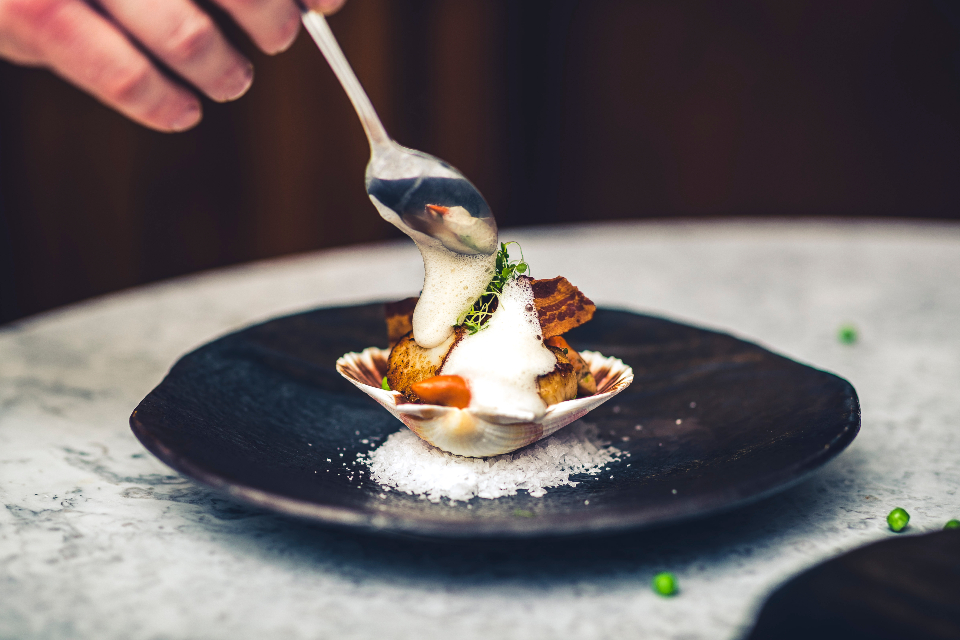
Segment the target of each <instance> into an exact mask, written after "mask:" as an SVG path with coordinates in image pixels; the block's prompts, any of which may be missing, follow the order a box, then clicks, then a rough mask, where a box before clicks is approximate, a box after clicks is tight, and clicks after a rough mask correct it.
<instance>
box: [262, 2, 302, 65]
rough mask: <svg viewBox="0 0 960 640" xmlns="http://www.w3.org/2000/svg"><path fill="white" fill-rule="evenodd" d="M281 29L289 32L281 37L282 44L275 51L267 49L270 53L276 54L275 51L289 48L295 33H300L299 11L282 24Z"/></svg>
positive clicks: (293, 40) (294, 38)
mask: <svg viewBox="0 0 960 640" xmlns="http://www.w3.org/2000/svg"><path fill="white" fill-rule="evenodd" d="M282 31H284V32H287V31H289V34H288V35H287V36H286V37H285V38H284V39H283V44H281V45H280V46H279V47H278V48H277V49H276V51H269V52H268V53H270V54H271V55H273V54H277V53H283V52H284V51H286V50H287V49H289V48H290V46H291V45H292V44H293V43H294V42H295V41H296V39H297V34H298V33H300V13H299V12H296V13H295V14H294V15H293V16H292V17H291V18H290V21H289V22H288V23H287V24H285V25H284V26H283V29H282Z"/></svg>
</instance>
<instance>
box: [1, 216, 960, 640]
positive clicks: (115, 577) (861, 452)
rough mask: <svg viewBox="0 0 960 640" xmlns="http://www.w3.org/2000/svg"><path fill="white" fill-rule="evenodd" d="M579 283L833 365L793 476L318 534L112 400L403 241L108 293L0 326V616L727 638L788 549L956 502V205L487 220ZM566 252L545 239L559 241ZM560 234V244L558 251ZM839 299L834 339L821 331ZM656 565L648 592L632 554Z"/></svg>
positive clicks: (398, 251)
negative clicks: (618, 525)
mask: <svg viewBox="0 0 960 640" xmlns="http://www.w3.org/2000/svg"><path fill="white" fill-rule="evenodd" d="M503 238H504V239H519V240H521V241H522V243H523V248H524V252H525V254H526V257H527V259H528V261H529V262H530V263H531V264H532V265H533V267H534V275H535V276H537V277H550V276H553V275H557V274H563V275H566V276H567V277H568V278H570V280H571V281H573V282H574V283H575V284H576V285H578V286H579V287H580V288H581V289H582V290H583V291H585V292H587V294H588V295H589V296H590V297H591V298H592V299H593V300H594V301H596V302H597V303H598V304H603V305H619V306H623V307H627V308H631V309H636V310H640V311H644V312H652V313H657V314H662V315H666V316H669V317H672V318H676V319H680V320H683V321H687V322H693V323H697V324H701V325H704V326H708V327H711V328H718V329H722V330H727V331H730V332H732V333H735V334H736V335H738V336H741V337H746V338H748V339H752V340H756V341H759V342H760V343H762V344H764V345H765V346H768V347H770V348H772V349H774V350H776V351H779V352H781V353H785V354H786V355H789V356H791V357H794V358H797V359H799V360H801V361H804V362H808V363H811V364H813V365H815V366H817V367H820V368H825V369H828V370H831V371H834V372H836V373H838V374H840V375H842V376H844V377H846V378H847V379H849V380H850V381H851V382H852V383H853V384H854V386H855V387H856V388H857V390H858V392H859V394H860V399H861V402H862V406H863V428H862V430H861V433H860V436H859V437H858V438H857V440H856V441H855V442H854V443H853V445H852V446H851V447H850V448H849V449H848V450H847V451H846V452H845V453H843V454H842V455H841V456H840V457H839V458H838V459H837V460H835V461H834V462H832V463H831V464H829V465H828V466H827V467H826V468H824V469H823V470H822V471H820V472H818V473H817V474H816V475H815V476H814V477H813V478H812V479H811V480H809V481H808V482H806V483H804V484H802V485H800V486H798V487H795V488H793V489H791V490H789V491H788V492H786V493H784V494H781V495H779V496H777V497H774V498H771V499H768V500H766V501H764V502H761V503H759V504H756V505H754V506H752V507H749V508H746V509H742V510H740V511H737V512H734V513H731V514H728V515H725V516H722V517H716V518H711V519H708V520H701V521H695V522H690V523H689V524H687V525H684V526H682V527H676V528H672V529H667V530H661V531H654V532H651V533H646V534H643V535H632V536H622V537H617V538H612V539H603V540H580V541H566V542H554V543H549V544H527V545H488V546H484V547H482V548H477V547H473V546H464V545H453V544H441V543H435V542H430V541H419V540H398V539H390V540H384V539H377V538H366V537H359V536H357V535H354V534H351V533H343V532H335V531H325V530H322V529H318V528H316V527H313V526H311V525H307V524H304V523H300V522H295V521H291V520H287V519H284V518H281V517H278V516H274V515H271V514H269V513H265V512H261V511H257V510H254V509H250V508H247V507H244V506H241V505H238V504H236V503H233V502H230V501H228V500H225V499H223V498H221V497H220V496H218V495H216V494H213V493H211V492H210V491H208V490H206V489H204V488H202V487H198V486H196V485H194V484H192V483H191V482H189V481H186V480H184V479H182V478H180V477H179V476H177V475H175V474H173V473H172V472H170V471H169V470H168V469H167V468H166V467H164V466H163V465H162V464H160V463H159V462H157V461H156V460H154V459H153V458H152V457H151V456H150V455H149V454H147V453H145V452H144V450H143V449H142V447H141V446H140V445H139V443H138V442H137V441H136V439H135V438H134V437H133V435H132V434H131V432H130V430H129V428H128V426H127V418H128V416H129V413H130V411H131V410H132V409H133V407H134V406H136V404H137V402H138V401H139V400H140V399H141V398H142V397H143V396H144V395H145V394H146V393H147V392H148V391H149V390H150V389H151V388H152V387H153V386H154V385H156V384H157V383H158V382H159V381H160V379H161V378H162V376H163V374H164V373H165V371H166V369H167V368H168V367H169V366H170V365H171V364H172V363H173V362H174V361H175V360H176V359H177V357H178V356H180V355H181V354H183V353H184V352H186V351H189V350H191V349H193V348H194V347H196V346H198V345H200V344H202V343H204V342H206V341H208V340H210V339H211V338H213V337H215V336H217V335H221V334H223V333H225V332H228V331H231V330H234V329H237V328H239V327H242V326H244V325H247V324H250V323H253V322H257V321H260V320H263V319H266V318H269V317H271V316H275V315H278V314H282V313H289V312H293V311H297V310H301V309H306V308H310V307H313V306H317V305H327V304H340V303H350V302H360V301H366V300H371V299H376V298H389V297H397V298H399V297H402V296H406V295H410V294H413V293H416V291H417V289H418V288H419V278H420V277H421V273H422V271H421V267H420V265H419V256H418V254H417V252H416V250H415V249H414V248H413V246H412V245H410V246H407V245H406V244H392V245H380V246H377V247H365V248H359V249H352V250H341V251H333V252H325V253H321V254H315V255H309V256H303V257H298V258H295V259H288V260H282V261H274V262H268V263H261V264H254V265H249V266H245V267H241V268H237V269H231V270H227V271H220V272H214V273H210V274H202V275H199V276H196V277H192V278H187V279H180V280H176V281H172V282H168V283H164V284H161V285H158V286H153V287H147V288H142V289H138V290H135V291H131V292H126V293H121V294H117V295H114V296H110V297H107V298H102V299H99V300H95V301H92V302H89V303H86V304H83V305H77V306H73V307H70V308H67V309H64V310H62V311H58V312H55V313H50V314H47V315H44V316H41V317H38V318H34V319H31V320H29V321H25V322H21V323H18V324H15V325H11V326H6V327H3V328H2V329H0V504H2V505H3V509H0V638H97V639H109V638H118V639H119V638H262V637H284V638H338V639H349V638H372V637H384V638H387V637H389V638H411V639H419V638H429V637H455V638H469V639H473V638H476V639H481V638H483V639H486V638H491V637H498V638H504V639H506V638H551V639H552V638H558V637H565V638H582V639H588V638H612V637H656V638H676V639H693V638H703V639H708V638H709V639H713V638H736V637H739V636H741V635H742V634H743V633H744V632H745V630H746V629H747V628H748V626H749V624H750V622H751V620H752V617H753V615H754V614H755V612H756V610H757V608H758V607H759V605H760V603H761V601H762V599H763V597H764V596H765V595H766V594H767V593H769V592H770V591H771V589H773V588H774V587H775V586H776V585H777V584H779V583H780V582H782V581H783V580H784V579H785V578H787V577H788V576H790V575H792V574H794V573H795V572H797V571H799V570H800V569H803V568H805V567H807V566H810V565H812V564H814V563H816V562H818V561H820V560H822V559H824V558H827V557H830V556H832V555H835V554H836V553H838V552H840V551H843V550H846V549H849V548H852V547H855V546H858V545H860V544H863V543H866V542H869V541H872V540H877V539H881V538H883V537H885V536H891V535H896V534H893V533H890V532H888V531H887V530H886V528H885V526H886V525H885V520H884V518H885V516H886V514H887V512H889V511H890V509H892V508H893V507H895V506H902V507H904V508H906V509H907V510H908V511H909V512H910V514H911V516H912V520H911V523H910V527H909V529H908V531H913V532H922V531H930V530H934V529H938V528H940V527H941V526H942V525H943V523H944V522H945V521H946V520H948V519H949V518H952V517H960V496H958V494H957V490H958V489H960V226H956V225H953V226H950V225H905V224H876V225H848V224H840V223H836V224H834V223H827V224H823V223H820V224H814V223H781V224H755V223H726V224H699V223H698V224H689V225H687V224H676V225H658V224H623V225H620V224H617V225H606V226H592V227H571V228H561V229H557V230H551V231H549V232H547V231H542V230H528V231H523V232H511V231H510V230H508V231H506V232H504V233H503ZM567 247H571V248H573V249H574V250H573V251H572V252H570V253H565V252H564V251H563V249H566V248H567ZM570 256H572V257H573V258H574V259H573V260H572V261H571V260H570ZM848 322H850V323H854V324H855V325H856V326H857V327H858V329H859V333H860V340H859V341H858V342H857V343H856V344H855V345H852V346H847V345H844V344H841V343H840V342H839V341H838V340H837V330H838V328H839V327H840V325H841V324H844V323H848ZM662 569H669V570H671V571H673V572H675V573H676V574H677V576H678V578H679V581H680V585H681V593H680V595H679V596H677V597H675V598H672V599H663V598H660V597H658V596H656V595H655V594H653V593H652V592H651V590H650V588H649V581H650V578H651V577H652V575H653V574H654V573H655V572H657V571H659V570H662Z"/></svg>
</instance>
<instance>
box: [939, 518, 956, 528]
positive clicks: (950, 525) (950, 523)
mask: <svg viewBox="0 0 960 640" xmlns="http://www.w3.org/2000/svg"><path fill="white" fill-rule="evenodd" d="M943 528H944V529H960V520H957V519H953V520H947V524H945V525H943Z"/></svg>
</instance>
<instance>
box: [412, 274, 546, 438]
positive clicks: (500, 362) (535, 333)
mask: <svg viewBox="0 0 960 640" xmlns="http://www.w3.org/2000/svg"><path fill="white" fill-rule="evenodd" d="M484 286H486V283H484ZM421 304H422V298H421ZM417 310H418V311H419V306H418V307H417ZM556 364H557V359H556V356H554V355H553V353H552V352H551V351H550V350H549V349H547V347H545V346H544V344H543V340H542V335H541V331H540V321H539V320H538V319H537V312H536V308H535V307H534V304H533V290H532V289H531V287H530V282H529V281H528V280H526V279H515V280H512V281H510V282H509V283H507V285H506V286H504V288H503V293H502V294H501V295H500V303H499V306H498V307H497V310H496V312H494V314H493V316H491V318H490V319H489V320H488V321H487V324H486V326H485V327H484V329H483V330H482V331H479V332H477V333H475V334H473V335H467V336H465V337H464V338H463V339H462V340H461V341H460V342H458V343H457V344H456V345H455V346H454V347H453V349H452V350H451V351H450V354H449V355H448V356H447V360H446V362H445V363H444V365H443V368H442V369H441V370H440V372H439V373H441V374H443V375H458V376H462V377H463V378H464V379H465V380H466V381H467V384H468V386H469V387H470V408H471V409H474V410H476V411H478V412H482V413H491V414H505V413H506V414H512V415H517V416H524V417H525V419H530V420H532V419H535V418H538V417H540V416H542V415H543V414H544V412H545V411H546V409H547V405H546V403H545V402H544V401H543V399H542V398H540V394H539V393H537V376H541V375H544V374H547V373H550V372H551V371H553V368H554V367H555V366H556Z"/></svg>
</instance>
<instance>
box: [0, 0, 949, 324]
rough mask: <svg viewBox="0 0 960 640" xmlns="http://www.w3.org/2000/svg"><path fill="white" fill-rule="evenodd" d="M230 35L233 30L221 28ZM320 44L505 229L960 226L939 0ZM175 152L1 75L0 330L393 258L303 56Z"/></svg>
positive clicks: (323, 81)
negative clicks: (331, 264)
mask: <svg viewBox="0 0 960 640" xmlns="http://www.w3.org/2000/svg"><path fill="white" fill-rule="evenodd" d="M224 22H225V23H226V21H224ZM331 26H332V28H333V29H334V31H335V32H336V34H337V36H338V37H339V38H340V40H341V43H342V45H343V47H344V49H345V51H346V53H347V56H348V57H349V58H350V60H351V61H352V63H353V64H354V66H355V68H356V70H357V73H358V75H359V76H360V79H361V81H362V82H363V83H364V85H365V86H366V88H367V89H368V91H369V93H370V96H371V98H372V100H373V102H374V104H375V105H376V106H377V108H378V110H379V112H380V114H381V116H382V118H383V120H384V122H385V124H386V126H387V128H388V130H389V131H391V132H392V133H393V135H394V136H395V137H396V138H397V139H398V140H399V141H400V142H401V143H403V144H407V145H409V146H412V147H415V148H419V149H423V150H425V151H428V152H431V153H434V154H435V155H438V156H440V157H442V158H444V159H446V160H448V161H450V162H451V163H453V164H454V165H456V166H457V167H459V168H460V169H461V170H462V171H463V172H464V173H465V174H466V175H468V176H469V177H470V178H471V179H472V180H473V181H474V182H475V183H476V184H477V185H478V186H479V187H480V189H481V191H482V192H483V193H484V194H485V195H486V196H487V199H488V200H489V202H490V204H491V206H492V208H493V210H494V212H495V214H496V216H497V219H498V221H499V222H500V224H501V226H502V227H510V226H516V225H530V224H545V223H550V222H555V221H561V222H568V221H580V220H603V219H615V218H641V217H670V216H730V215H736V216H744V215H746V216H871V217H875V216H901V217H915V216H919V217H941V218H943V217H946V218H956V217H958V216H960V38H958V33H960V10H958V9H956V8H954V4H953V3H950V2H947V1H946V0H843V1H841V2H834V3H827V2H820V1H819V0H792V1H791V2H781V1H780V0H735V1H732V2H724V3H716V2H708V1H705V0H704V1H699V2H674V1H673V0H659V1H654V0H649V1H640V0H589V1H583V2H576V0H350V1H349V2H348V4H347V6H346V7H345V8H344V9H343V10H342V11H341V12H340V13H339V14H338V15H336V16H335V17H333V18H332V19H331ZM227 28H228V29H230V33H231V35H232V37H233V38H234V39H235V41H236V42H237V43H238V45H239V46H240V47H241V48H242V49H243V50H244V51H245V52H246V53H247V55H249V56H251V58H252V59H253V60H254V62H255V65H256V73H257V77H256V80H255V82H254V85H253V88H252V90H251V91H250V93H249V94H248V95H247V96H245V97H244V98H242V99H241V100H239V101H237V102H235V103H232V104H228V105H215V104H209V103H208V104H206V116H205V119H204V122H203V123H202V124H201V125H200V126H199V127H198V128H197V129H196V130H194V131H191V132H189V133H186V134H178V135H163V134H157V133H153V132H150V131H147V130H145V129H142V128H139V127H138V126H136V125H134V124H131V123H129V122H127V121H125V120H123V119H122V118H121V117H119V116H117V115H115V114H113V113H111V112H110V111H108V110H107V109H105V108H104V107H102V106H100V105H99V104H98V103H96V102H95V101H94V100H92V99H90V98H88V97H86V96H85V95H83V94H82V93H80V92H79V91H77V90H75V89H73V88H71V87H69V86H68V85H66V84H64V83H63V82H61V81H59V80H57V79H56V78H54V77H53V76H52V75H51V74H49V73H48V72H45V71H42V70H29V69H21V68H17V67H13V66H11V65H6V64H2V63H0V322H2V321H9V320H11V319H14V318H17V317H20V316H23V315H27V314H31V313H35V312H37V311H41V310H44V309H48V308H51V307H54V306H57V305H61V304H64V303H67V302H70V301H74V300H79V299H82V298H85V297H88V296H92V295H97V294H100V293H104V292H108V291H112V290H116V289H121V288H124V287H129V286H133V285H136V284H139V283H143V282H149V281H152V280H157V279H160V278H167V277H170V276H175V275H179V274H183V273H188V272H191V271H196V270H199V269H207V268H211V267H216V266H220V265H226V264H231V263H237V262H242V261H247V260H252V259H258V258H265V257H270V256H277V255H282V254H288V253H292V252H299V251H308V250H311V249H317V248H321V247H329V246H333V245H342V244H349V243H357V242H365V241H371V240H378V239H382V238H390V237H396V236H397V232H395V231H394V230H393V228H392V227H390V226H388V225H386V224H385V223H383V222H382V221H381V220H380V219H379V217H378V216H377V215H376V213H375V211H374V209H373V208H372V206H371V205H370V204H369V202H368V201H367V199H366V196H365V194H364V191H363V182H362V176H363V169H364V166H365V163H366V157H367V147H366V143H365V140H364V138H363V134H362V131H361V128H360V125H359V123H358V121H357V119H356V117H355V116H354V115H353V113H352V111H351V108H350V105H349V103H348V101H347V99H346V97H345V96H344V94H343V92H342V91H341V90H340V88H339V86H338V85H337V84H336V83H335V79H334V77H333V74H332V73H331V72H330V70H329V69H328V68H327V66H326V64H325V62H324V61H323V58H322V57H321V56H320V54H319V52H318V51H317V50H316V48H315V47H314V46H313V44H312V43H311V42H310V40H309V39H308V38H307V37H306V36H305V34H301V37H300V39H299V40H298V41H297V42H296V44H295V45H294V46H293V48H292V49H291V50H290V51H288V52H286V53H284V54H282V55H280V56H277V57H275V58H268V57H266V56H263V55H259V54H258V53H257V52H255V51H254V50H253V49H252V48H251V47H250V46H249V43H247V42H246V40H245V39H244V38H243V37H242V35H241V34H239V33H238V32H237V30H236V29H233V28H231V27H230V25H229V24H227Z"/></svg>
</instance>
